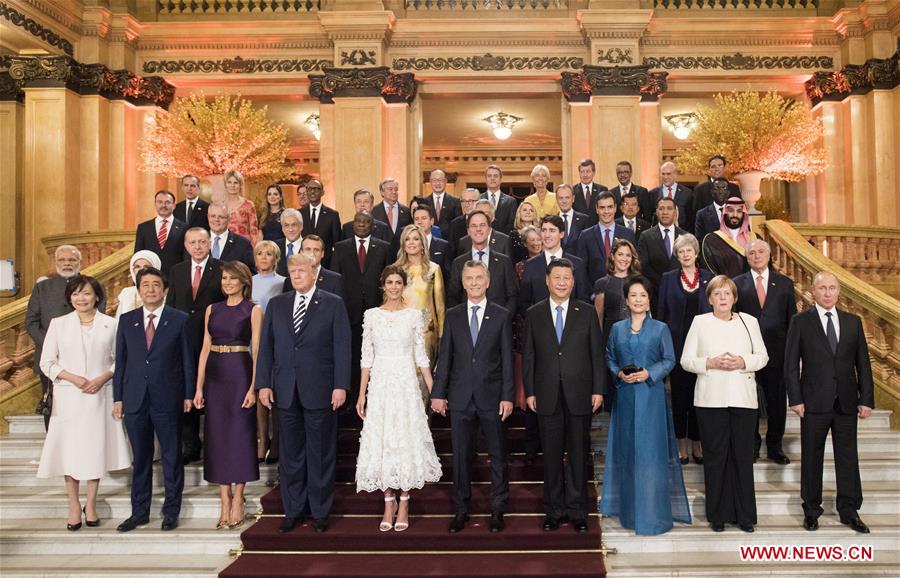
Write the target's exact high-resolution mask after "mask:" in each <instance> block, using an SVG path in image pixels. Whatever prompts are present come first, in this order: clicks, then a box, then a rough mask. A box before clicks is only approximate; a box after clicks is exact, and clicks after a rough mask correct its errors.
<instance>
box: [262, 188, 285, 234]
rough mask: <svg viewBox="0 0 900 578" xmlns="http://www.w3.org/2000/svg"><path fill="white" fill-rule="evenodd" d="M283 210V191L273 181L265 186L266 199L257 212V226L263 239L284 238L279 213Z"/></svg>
mask: <svg viewBox="0 0 900 578" xmlns="http://www.w3.org/2000/svg"><path fill="white" fill-rule="evenodd" d="M283 211H284V191H282V190H281V185H279V184H277V183H274V184H271V185H269V186H268V187H266V200H265V203H264V204H263V207H262V209H261V210H260V212H259V227H260V229H262V236H263V240H265V241H277V240H278V239H284V233H283V232H282V231H281V213H282V212H283Z"/></svg>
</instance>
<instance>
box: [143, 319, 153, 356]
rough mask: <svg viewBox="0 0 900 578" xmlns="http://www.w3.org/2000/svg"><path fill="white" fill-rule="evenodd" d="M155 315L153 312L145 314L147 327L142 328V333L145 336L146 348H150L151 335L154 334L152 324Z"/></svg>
mask: <svg viewBox="0 0 900 578" xmlns="http://www.w3.org/2000/svg"><path fill="white" fill-rule="evenodd" d="M155 317H156V314H154V313H151V314H150V315H148V316H147V329H145V330H144V335H145V336H146V337H147V349H150V344H151V343H153V336H154V335H156V327H154V326H153V319H154V318H155Z"/></svg>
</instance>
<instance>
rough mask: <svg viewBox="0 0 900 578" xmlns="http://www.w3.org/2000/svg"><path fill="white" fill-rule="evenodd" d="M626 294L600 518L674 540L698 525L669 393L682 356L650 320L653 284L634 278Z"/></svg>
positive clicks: (617, 332)
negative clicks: (678, 531) (672, 534)
mask: <svg viewBox="0 0 900 578" xmlns="http://www.w3.org/2000/svg"><path fill="white" fill-rule="evenodd" d="M624 293H625V302H626V304H627V306H628V309H629V312H630V314H629V315H628V316H627V317H626V318H625V319H623V320H622V321H619V322H617V323H616V324H615V325H613V327H612V330H611V331H610V334H609V338H608V340H607V344H606V359H607V364H608V367H609V370H610V372H611V373H612V374H614V375H615V376H616V379H615V381H616V388H617V390H616V400H615V405H614V406H613V412H612V420H611V422H610V426H609V441H608V445H607V449H606V466H605V468H604V470H603V500H602V502H601V504H600V511H601V513H603V515H605V516H616V517H618V518H619V523H620V524H621V525H622V527H623V528H629V529H633V530H635V532H636V533H637V534H642V535H648V536H650V535H656V534H662V533H664V532H668V531H669V530H671V529H672V526H673V524H674V522H676V521H677V522H684V523H687V524H690V523H691V511H690V507H689V506H688V500H687V494H686V493H685V490H684V478H683V477H682V474H681V464H680V463H679V461H678V449H677V447H676V444H675V431H674V428H673V426H672V413H671V411H670V410H669V407H668V403H667V401H666V390H665V386H664V385H663V380H664V379H665V378H666V375H668V373H669V372H670V371H671V370H672V368H673V367H674V366H675V350H674V348H673V347H672V336H671V334H670V333H669V328H668V327H667V326H666V324H665V323H662V322H661V321H656V320H655V319H651V318H650V316H649V313H648V311H649V309H650V283H649V282H648V281H647V280H646V279H644V278H643V277H632V278H631V279H629V280H628V281H627V282H626V283H625V287H624ZM635 370H636V371H635Z"/></svg>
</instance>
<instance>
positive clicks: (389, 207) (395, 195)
mask: <svg viewBox="0 0 900 578" xmlns="http://www.w3.org/2000/svg"><path fill="white" fill-rule="evenodd" d="M378 190H379V191H381V199H382V202H381V203H378V204H377V205H375V206H374V207H372V217H373V218H374V219H375V220H376V221H383V222H385V223H387V224H388V227H390V229H391V261H393V257H394V256H396V255H397V250H398V249H399V248H400V233H402V232H403V228H404V227H406V226H407V225H411V224H412V214H411V213H410V212H409V207H407V206H406V205H404V204H402V203H400V201H399V200H398V199H399V198H400V181H398V180H397V179H395V178H393V177H387V178H385V179H382V181H381V182H380V183H379V184H378ZM355 220H356V219H355V218H354V221H355ZM354 228H355V227H354ZM354 235H355V233H354Z"/></svg>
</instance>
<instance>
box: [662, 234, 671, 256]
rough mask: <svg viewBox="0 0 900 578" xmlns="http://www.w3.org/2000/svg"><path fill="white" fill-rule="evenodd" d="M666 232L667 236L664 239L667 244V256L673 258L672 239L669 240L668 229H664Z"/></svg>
mask: <svg viewBox="0 0 900 578" xmlns="http://www.w3.org/2000/svg"><path fill="white" fill-rule="evenodd" d="M664 232H665V234H666V236H665V238H663V242H664V243H665V244H666V256H667V257H671V256H672V239H670V238H669V230H668V229H664Z"/></svg>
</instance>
